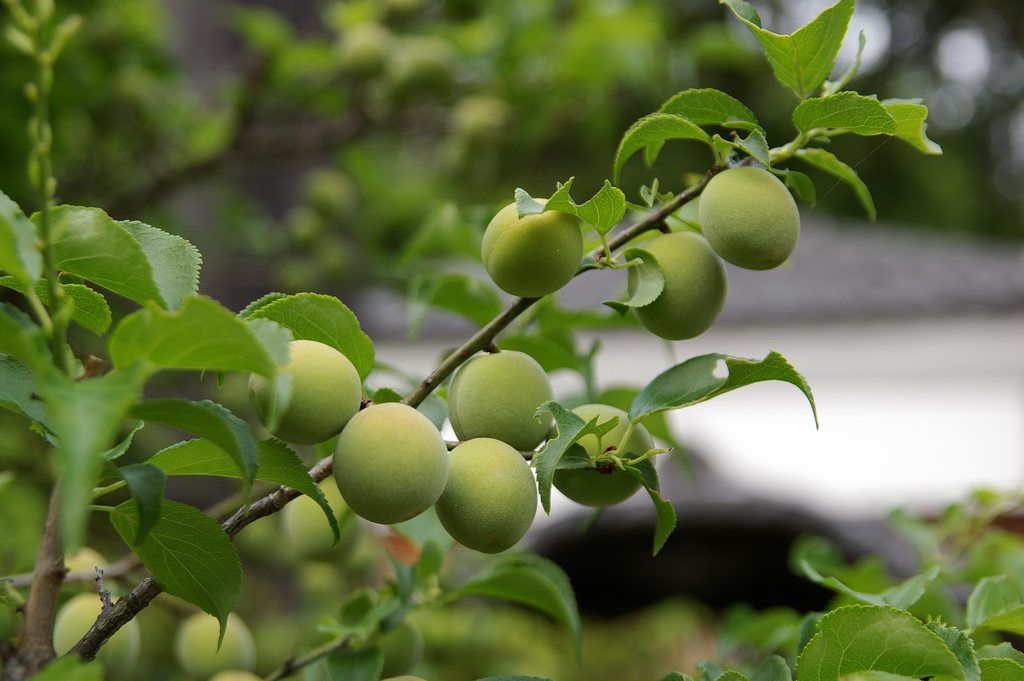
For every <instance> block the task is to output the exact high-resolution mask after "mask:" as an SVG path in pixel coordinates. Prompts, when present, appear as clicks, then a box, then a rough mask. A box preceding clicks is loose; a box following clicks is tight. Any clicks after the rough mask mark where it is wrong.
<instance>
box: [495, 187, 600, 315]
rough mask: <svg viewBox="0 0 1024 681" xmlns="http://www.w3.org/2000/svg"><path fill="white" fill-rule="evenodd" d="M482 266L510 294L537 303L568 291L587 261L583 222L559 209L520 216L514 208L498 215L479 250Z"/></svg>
mask: <svg viewBox="0 0 1024 681" xmlns="http://www.w3.org/2000/svg"><path fill="white" fill-rule="evenodd" d="M481 255H482V257H483V262H484V267H485V268H486V269H487V273H488V274H490V275H491V279H493V280H494V283H495V284H497V285H498V287H499V288H500V289H501V290H503V291H505V292H506V293H511V294H512V295H514V296H523V297H526V298H539V297H540V296H546V295H548V294H549V293H554V292H555V291H557V290H558V289H560V288H562V287H563V286H565V285H566V284H567V283H568V282H569V280H570V279H572V278H573V276H574V275H575V274H576V271H577V270H578V269H579V267H580V260H581V259H582V258H583V234H582V233H581V232H580V225H579V221H578V220H577V219H576V218H575V217H573V216H572V215H569V214H568V213H562V212H560V211H556V210H548V211H544V212H543V213H536V214H533V215H524V216H523V217H521V218H520V217H519V212H518V211H517V210H516V204H514V203H510V204H509V205H507V206H505V207H504V208H502V209H501V210H500V211H498V214H497V215H495V216H494V218H493V219H492V220H491V222H490V224H489V225H487V231H485V232H484V240H483V247H482V249H481Z"/></svg>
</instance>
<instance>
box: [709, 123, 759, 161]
mask: <svg viewBox="0 0 1024 681" xmlns="http://www.w3.org/2000/svg"><path fill="white" fill-rule="evenodd" d="M711 143H712V146H713V147H714V148H715V149H716V151H717V152H718V154H719V156H722V157H724V156H725V155H726V152H728V151H729V150H730V149H738V150H740V151H742V152H743V153H745V154H747V155H748V156H751V157H753V158H754V159H756V160H757V161H758V162H759V163H760V164H761V165H763V166H765V167H766V168H770V167H771V165H772V161H771V157H770V154H769V152H768V140H766V139H765V138H764V134H763V133H762V132H761V131H760V130H754V131H752V132H751V133H750V134H749V135H747V136H746V137H738V138H736V139H735V140H727V139H725V138H724V137H722V136H721V135H715V136H714V138H712V140H711Z"/></svg>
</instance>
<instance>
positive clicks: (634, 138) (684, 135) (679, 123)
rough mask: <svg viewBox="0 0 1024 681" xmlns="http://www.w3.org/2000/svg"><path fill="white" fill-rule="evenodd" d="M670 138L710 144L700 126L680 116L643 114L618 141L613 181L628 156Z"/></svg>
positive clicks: (709, 139) (616, 179)
mask: <svg viewBox="0 0 1024 681" xmlns="http://www.w3.org/2000/svg"><path fill="white" fill-rule="evenodd" d="M672 139H690V140H697V141H699V142H704V143H705V144H708V145H710V144H711V137H710V136H709V135H708V134H707V133H706V132H704V131H703V130H702V129H701V128H700V126H698V125H697V124H695V123H692V122H691V121H689V120H687V119H685V118H683V117H682V116H676V115H674V114H665V113H654V114H650V115H648V116H644V117H643V118H641V119H640V120H638V121H637V122H636V123H634V124H633V125H631V126H630V127H629V129H628V130H626V133H625V134H624V135H623V136H622V141H621V142H619V149H618V151H616V152H615V164H614V171H615V172H614V176H615V181H616V182H618V181H619V171H620V170H622V166H623V165H624V164H625V163H626V161H627V160H628V159H629V157H630V156H632V155H633V154H635V153H636V152H638V151H640V150H641V149H646V148H647V147H649V146H651V145H652V144H660V143H661V142H664V141H666V140H672ZM650 160H653V159H650Z"/></svg>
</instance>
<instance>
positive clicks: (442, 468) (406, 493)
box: [334, 402, 448, 525]
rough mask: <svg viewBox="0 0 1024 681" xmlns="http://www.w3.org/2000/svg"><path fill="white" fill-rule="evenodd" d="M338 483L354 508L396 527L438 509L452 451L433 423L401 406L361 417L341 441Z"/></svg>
mask: <svg viewBox="0 0 1024 681" xmlns="http://www.w3.org/2000/svg"><path fill="white" fill-rule="evenodd" d="M334 479H335V480H336V481H337V483H338V489H339V490H340V491H341V494H342V496H343V497H345V501H346V502H348V505H349V507H350V508H351V509H352V510H353V511H355V512H356V513H357V514H358V515H359V516H361V517H363V518H366V519H367V520H369V521H371V522H375V523H381V524H385V525H391V524H394V523H398V522H402V521H403V520H408V519H410V518H413V517H415V516H418V515H419V514H420V513H422V512H423V511H425V510H427V509H428V508H430V507H431V506H433V505H434V502H436V501H437V499H438V497H440V496H441V492H443V491H444V485H445V482H447V480H448V448H447V446H446V445H445V443H444V439H443V438H442V437H441V433H440V432H439V431H438V430H437V428H436V427H435V426H434V424H433V423H431V422H430V419H428V418H427V417H426V416H424V415H423V414H421V413H420V412H418V411H416V410H415V409H413V408H412V407H410V406H407V405H404V404H401V403H399V402H387V403H384V404H375V405H372V406H370V407H367V408H366V409H364V410H362V411H361V412H359V413H358V414H356V415H355V416H354V417H353V418H352V420H351V421H349V423H348V425H346V426H345V429H344V430H343V431H341V436H340V437H339V438H338V446H337V449H336V450H335V454H334Z"/></svg>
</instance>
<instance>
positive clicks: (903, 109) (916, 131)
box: [882, 99, 942, 156]
mask: <svg viewBox="0 0 1024 681" xmlns="http://www.w3.org/2000/svg"><path fill="white" fill-rule="evenodd" d="M882 106H884V107H885V110H886V111H888V112H889V114H890V115H891V116H892V117H893V120H895V121H896V136H897V137H899V138H900V139H902V140H904V141H905V142H909V143H910V145H911V146H913V147H914V148H915V149H917V150H918V151H921V152H923V153H925V154H929V155H932V156H939V155H941V154H942V147H940V146H939V145H938V144H936V143H935V142H932V141H931V140H930V139H928V123H927V118H928V107H927V106H925V105H924V104H922V103H921V101H920V100H917V99H886V100H883V101H882Z"/></svg>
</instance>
